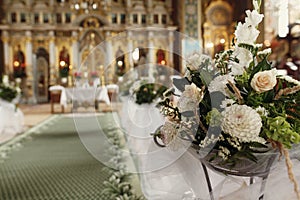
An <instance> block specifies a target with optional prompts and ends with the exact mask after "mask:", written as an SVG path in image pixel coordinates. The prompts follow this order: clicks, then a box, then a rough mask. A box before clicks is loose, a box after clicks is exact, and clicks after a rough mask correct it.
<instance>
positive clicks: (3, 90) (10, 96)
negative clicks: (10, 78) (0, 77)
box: [0, 84, 21, 102]
mask: <svg viewBox="0 0 300 200" xmlns="http://www.w3.org/2000/svg"><path fill="white" fill-rule="evenodd" d="M20 92H21V91H20V88H15V87H13V86H11V85H5V84H0V98H1V99H3V100H6V101H8V102H12V101H13V100H14V99H15V98H16V97H17V95H18V94H19V93H20Z"/></svg>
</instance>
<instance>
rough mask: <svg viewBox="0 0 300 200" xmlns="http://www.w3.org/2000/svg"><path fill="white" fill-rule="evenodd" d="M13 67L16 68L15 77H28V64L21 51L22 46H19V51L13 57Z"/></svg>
mask: <svg viewBox="0 0 300 200" xmlns="http://www.w3.org/2000/svg"><path fill="white" fill-rule="evenodd" d="M13 59H14V60H13V67H14V77H15V78H23V77H26V70H25V67H26V64H25V55H24V53H23V51H22V50H21V45H19V44H18V46H17V51H16V52H15V53H14V57H13Z"/></svg>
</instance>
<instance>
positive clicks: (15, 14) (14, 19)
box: [11, 12, 17, 23]
mask: <svg viewBox="0 0 300 200" xmlns="http://www.w3.org/2000/svg"><path fill="white" fill-rule="evenodd" d="M11 22H12V23H15V22H17V13H15V12H13V13H11Z"/></svg>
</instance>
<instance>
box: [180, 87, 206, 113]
mask: <svg viewBox="0 0 300 200" xmlns="http://www.w3.org/2000/svg"><path fill="white" fill-rule="evenodd" d="M200 100H201V92H200V89H199V88H198V87H197V86H196V85H195V84H191V85H186V86H185V90H184V92H183V93H182V94H181V96H180V99H179V101H178V109H179V111H180V112H185V111H190V110H195V108H196V107H197V106H198V104H199V102H200Z"/></svg>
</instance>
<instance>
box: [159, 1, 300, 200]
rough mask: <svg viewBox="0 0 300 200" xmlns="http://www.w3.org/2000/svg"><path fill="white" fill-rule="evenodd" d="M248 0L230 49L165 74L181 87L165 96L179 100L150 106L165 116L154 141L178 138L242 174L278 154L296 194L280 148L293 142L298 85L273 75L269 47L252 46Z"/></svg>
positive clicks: (299, 130)
mask: <svg viewBox="0 0 300 200" xmlns="http://www.w3.org/2000/svg"><path fill="white" fill-rule="evenodd" d="M253 2H254V7H255V9H254V10H253V11H250V10H247V11H246V18H245V22H244V23H241V22H239V23H238V24H237V27H236V30H235V33H234V34H235V40H233V43H234V44H233V49H229V50H225V51H223V52H221V53H218V54H216V55H215V58H214V60H211V59H210V58H209V57H208V56H205V55H201V54H194V55H193V56H192V57H190V58H189V59H188V60H187V62H186V63H187V64H186V67H187V72H186V74H185V77H184V78H182V79H173V82H174V85H175V86H176V88H177V89H179V90H180V91H181V94H174V93H173V95H176V96H179V95H180V98H179V100H178V102H173V101H172V100H171V99H172V97H171V96H166V97H165V99H164V100H163V101H161V102H160V103H159V104H158V106H159V107H160V108H161V111H162V113H163V114H164V115H165V116H167V117H168V121H167V122H166V123H165V125H163V126H162V127H159V128H158V129H157V131H156V132H155V133H154V140H155V142H156V143H157V144H158V145H159V146H166V147H172V148H171V149H174V143H178V141H179V140H178V138H181V139H188V140H191V141H192V147H194V149H197V152H198V155H199V158H200V159H202V162H206V164H210V165H211V166H212V167H213V168H215V169H217V168H219V169H220V168H228V170H229V171H230V170H237V171H239V170H244V172H245V173H246V174H247V172H250V171H248V170H253V171H251V172H255V171H256V170H260V168H263V167H266V166H265V165H266V164H265V162H266V160H267V159H269V157H270V156H273V157H274V156H275V155H278V154H283V155H284V156H285V159H286V165H287V168H288V175H289V178H290V179H291V181H292V182H293V183H294V186H295V187H294V190H295V192H296V194H297V197H298V199H300V194H299V190H298V184H297V181H296V180H295V177H294V175H293V172H292V165H291V160H290V156H289V151H288V150H289V149H292V148H297V146H296V144H298V143H299V142H300V82H299V81H297V80H294V79H292V78H291V77H288V76H281V75H279V74H278V73H277V70H276V69H274V68H272V66H271V64H270V63H269V61H268V56H269V55H270V54H271V49H264V50H262V47H263V45H262V44H256V39H257V37H258V35H259V30H258V29H257V27H258V24H259V23H260V22H261V21H262V19H263V15H262V14H259V7H260V5H259V4H260V3H259V1H253ZM175 146H176V145H175ZM177 146H178V145H177ZM179 146H180V145H179ZM276 158H277V157H276V156H275V157H274V158H273V159H272V160H273V161H274V160H276ZM267 165H268V166H267V167H269V168H270V167H271V166H270V165H269V164H267ZM263 170H268V169H263ZM249 174H251V173H249Z"/></svg>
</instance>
